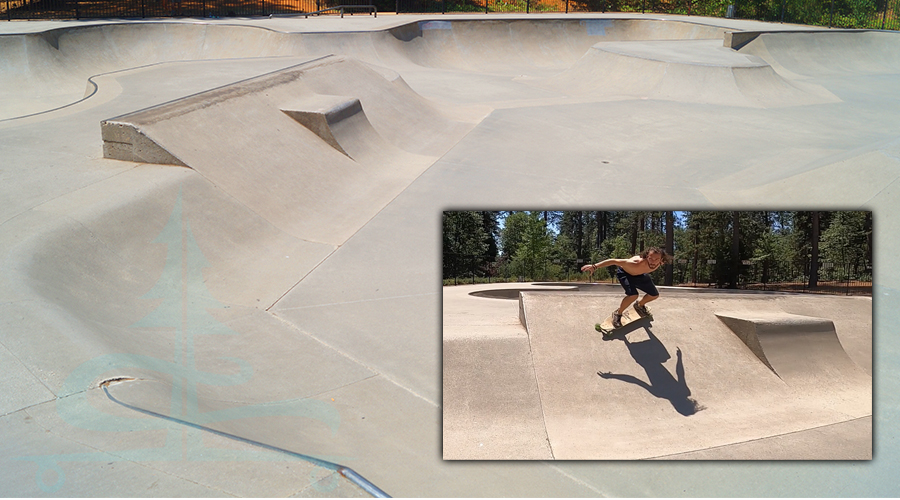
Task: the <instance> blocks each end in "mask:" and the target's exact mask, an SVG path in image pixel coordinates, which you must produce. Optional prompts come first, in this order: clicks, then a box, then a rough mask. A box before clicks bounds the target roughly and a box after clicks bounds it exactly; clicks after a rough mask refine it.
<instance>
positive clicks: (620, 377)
mask: <svg viewBox="0 0 900 500" xmlns="http://www.w3.org/2000/svg"><path fill="white" fill-rule="evenodd" d="M597 375H600V377H601V378H605V379H611V378H614V379H616V380H621V381H622V382H628V383H629V384H634V385H637V386H640V387H643V388H644V389H646V390H647V391H650V392H653V388H652V387H650V384H648V383H647V382H644V381H643V380H641V379H639V378H637V377H634V376H632V375H625V374H620V373H610V372H597Z"/></svg>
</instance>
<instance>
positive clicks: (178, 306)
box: [14, 192, 384, 495]
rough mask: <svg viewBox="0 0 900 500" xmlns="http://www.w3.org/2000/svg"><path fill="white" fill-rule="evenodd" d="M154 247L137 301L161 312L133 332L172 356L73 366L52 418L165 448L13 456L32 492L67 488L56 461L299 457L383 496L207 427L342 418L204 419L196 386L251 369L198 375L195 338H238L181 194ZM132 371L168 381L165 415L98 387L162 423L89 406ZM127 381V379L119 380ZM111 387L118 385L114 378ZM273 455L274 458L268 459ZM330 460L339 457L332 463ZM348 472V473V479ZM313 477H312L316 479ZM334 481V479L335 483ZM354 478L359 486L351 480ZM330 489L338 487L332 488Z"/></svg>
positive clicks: (283, 406)
mask: <svg viewBox="0 0 900 500" xmlns="http://www.w3.org/2000/svg"><path fill="white" fill-rule="evenodd" d="M154 243H157V244H163V245H166V246H167V248H168V251H167V254H166V259H165V266H164V268H163V271H162V273H161V276H160V278H159V279H158V280H157V282H156V283H155V284H154V286H153V287H152V289H151V290H150V291H149V292H147V293H146V294H145V295H144V296H143V297H142V298H144V299H153V300H157V301H159V302H158V306H157V307H156V308H155V309H154V310H153V311H152V312H150V313H149V314H147V315H146V316H144V317H143V318H142V319H140V320H139V321H137V322H135V323H133V324H131V325H130V328H156V329H159V328H164V329H166V330H168V331H170V332H172V333H173V336H174V338H173V341H174V342H173V344H174V352H173V353H172V356H171V357H167V359H162V358H155V357H151V356H146V355H140V354H130V353H116V354H107V355H102V356H98V357H96V358H93V359H90V360H88V361H86V362H84V363H82V364H81V365H79V366H78V367H76V368H75V369H74V370H73V371H72V372H71V373H70V374H69V375H68V377H66V380H65V381H64V382H63V385H62V388H61V390H60V394H62V395H63V396H62V397H60V398H59V399H58V400H57V402H56V411H57V415H58V416H59V417H60V418H61V419H62V420H63V421H64V422H66V423H67V424H69V425H71V426H73V427H76V428H79V429H85V430H90V431H103V432H134V431H159V430H162V431H165V432H167V435H166V445H165V446H164V447H162V448H159V447H155V448H147V449H126V450H116V451H110V452H96V453H74V454H55V455H33V456H22V457H15V458H14V460H25V461H31V462H34V463H35V464H36V465H37V466H38V471H37V477H36V482H37V486H38V487H39V488H40V489H41V490H43V491H45V492H49V493H53V492H56V491H59V490H60V489H61V488H62V486H63V484H64V483H65V481H66V475H65V473H64V471H63V469H62V468H61V467H60V466H59V463H61V462H88V463H90V462H113V461H130V462H153V461H182V460H188V461H261V462H268V461H289V460H292V459H297V458H300V459H302V460H305V461H307V462H309V463H312V464H314V465H316V466H317V467H321V468H325V469H326V470H330V471H335V472H338V473H340V474H341V475H343V476H344V477H346V478H348V479H350V480H352V481H354V482H358V484H359V485H360V486H361V487H362V488H363V489H365V490H366V491H368V492H370V493H371V494H378V495H383V494H384V492H382V491H381V490H379V489H377V488H374V486H372V487H370V486H369V485H368V484H366V483H367V481H365V480H364V478H363V479H362V480H359V479H358V478H359V477H361V476H359V475H358V474H356V473H355V472H353V471H352V470H351V469H349V468H347V467H345V466H342V465H338V464H335V463H334V462H332V461H329V460H324V459H321V458H312V457H307V456H306V455H302V454H298V453H294V452H290V451H287V450H282V449H280V448H275V447H272V446H268V445H264V444H262V443H255V442H251V441H249V440H246V439H243V438H240V437H238V436H232V435H225V434H224V433H220V432H218V431H214V430H213V429H210V428H208V427H206V426H207V425H209V424H213V423H216V422H223V421H229V420H237V419H247V418H258V417H272V416H292V417H300V418H307V419H313V420H317V421H319V422H322V423H324V424H325V425H326V426H327V427H328V429H329V430H330V431H331V433H332V434H334V433H336V432H337V430H338V427H339V426H340V420H341V418H340V414H339V413H338V411H337V410H336V409H335V408H334V407H333V406H332V405H330V404H328V403H325V402H323V401H318V400H314V399H300V400H285V401H277V402H270V403H264V404H256V405H246V406H241V407H237V408H229V409H224V410H215V411H208V412H201V411H200V408H199V394H198V392H197V387H198V385H199V384H204V385H209V386H218V387H224V386H238V385H242V384H245V383H247V382H249V381H250V379H251V378H252V377H253V368H252V367H251V366H250V364H249V363H248V362H247V361H245V360H243V359H239V358H219V359H220V360H222V361H227V362H229V363H231V364H234V365H236V366H237V367H238V368H239V372H238V373H236V374H217V373H210V372H203V371H200V370H198V369H197V362H196V361H197V360H196V355H197V352H196V350H195V344H194V338H195V336H196V335H211V334H212V335H239V334H238V333H237V332H235V331H233V330H231V329H230V328H229V327H228V326H226V325H224V324H222V323H220V322H219V321H217V320H216V319H215V318H214V317H213V316H212V315H211V314H210V313H209V309H226V308H227V306H225V305H223V304H222V303H220V302H219V301H217V300H216V299H215V298H214V297H213V296H212V294H211V293H210V291H209V290H208V289H207V288H206V285H205V283H204V280H203V273H202V269H203V268H206V267H209V266H210V264H209V262H208V261H207V260H206V259H205V258H204V256H203V254H202V252H201V250H200V247H199V245H198V244H197V242H196V240H195V239H194V235H193V232H192V231H191V227H190V224H189V223H188V221H187V219H186V216H185V214H184V211H183V209H182V195H181V193H180V192H179V194H178V198H177V200H176V202H175V205H174V207H173V209H172V213H171V215H170V217H169V220H168V222H167V223H166V226H165V227H164V228H163V230H162V231H161V232H160V234H159V235H158V237H157V238H156V239H155V240H154ZM130 370H140V371H152V372H156V373H159V374H162V375H167V376H170V377H171V380H172V396H171V402H170V408H169V411H168V413H169V415H163V414H161V413H154V412H150V411H149V410H142V409H139V408H137V407H132V406H129V405H125V404H124V403H121V402H120V401H117V400H115V399H114V398H112V396H111V395H110V394H109V393H108V391H107V389H106V386H107V385H108V383H109V382H110V379H107V382H105V383H104V384H101V387H102V388H103V390H104V392H106V393H107V396H108V397H109V398H110V400H112V401H114V402H116V403H118V404H122V405H123V406H126V407H128V408H131V409H133V410H135V411H140V412H142V413H145V414H151V415H153V416H156V417H159V418H155V419H147V418H128V417H123V416H119V415H112V414H108V413H105V412H103V411H100V410H98V409H97V408H95V407H94V406H93V405H91V404H90V402H89V401H88V394H89V392H90V391H89V390H88V389H89V388H91V387H96V385H95V384H96V381H97V379H98V378H99V377H102V376H104V374H108V373H110V372H118V373H120V374H121V373H123V372H127V371H130ZM118 378H119V379H126V378H129V377H118ZM113 380H115V379H113ZM204 430H205V431H208V432H213V433H217V434H219V435H222V436H224V437H228V438H231V439H236V440H242V441H244V442H247V443H249V444H253V445H254V446H256V447H258V448H261V449H259V450H241V451H236V450H219V449H210V448H205V447H204V446H203V441H202V432H201V431H204ZM273 452H274V453H273ZM330 458H331V459H334V458H336V457H330ZM48 471H53V472H55V473H56V481H55V482H54V483H53V484H48V483H47V482H46V481H45V480H44V477H43V475H44V473H45V472H48ZM348 471H349V472H348ZM314 473H315V470H314V471H313V472H311V474H314ZM333 478H335V476H333ZM354 478H356V479H354ZM333 483H334V484H333V485H332V486H331V488H330V489H333V488H334V487H336V486H337V484H336V483H335V482H334V481H333ZM314 487H315V488H316V489H318V490H322V491H326V490H323V488H326V487H327V486H325V485H322V484H321V481H314Z"/></svg>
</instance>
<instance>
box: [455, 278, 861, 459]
mask: <svg viewBox="0 0 900 500" xmlns="http://www.w3.org/2000/svg"><path fill="white" fill-rule="evenodd" d="M519 285H520V286H518V287H515V288H513V289H514V290H518V291H519V295H520V299H519V300H516V299H510V298H505V299H504V298H497V297H499V296H500V295H499V294H498V292H499V293H502V294H505V292H506V290H509V289H510V288H509V286H510V285H509V284H506V285H499V284H495V285H480V286H479V285H476V286H471V285H466V286H458V287H448V288H446V289H445V290H444V302H443V315H444V435H443V437H444V457H445V458H448V459H480V460H491V459H494V460H497V459H501V460H502V459H535V460H541V459H543V460H549V459H555V460H589V459H593V460H598V459H599V460H635V459H662V460H868V459H870V458H871V445H872V429H871V423H872V422H871V416H872V398H871V384H872V379H871V356H870V355H871V352H872V350H871V324H870V320H871V299H869V298H868V297H832V296H824V297H823V296H813V297H810V296H804V295H801V294H783V293H753V292H744V293H725V292H716V291H712V292H710V291H709V290H706V289H687V290H686V289H681V288H667V289H664V290H662V291H661V292H660V299H659V300H656V301H654V303H653V306H652V311H653V319H652V320H650V319H647V318H644V319H641V320H638V321H635V322H633V323H631V324H629V325H627V326H625V327H624V328H622V330H621V331H620V333H618V334H616V335H614V336H611V337H603V336H602V335H600V334H599V333H598V332H596V331H595V330H594V324H595V323H598V322H600V321H601V320H602V318H603V317H604V316H605V315H607V314H608V313H609V311H607V309H611V308H614V307H617V306H618V302H619V300H620V298H621V290H620V287H618V285H609V284H597V285H594V286H586V285H581V286H563V285H560V286H553V287H546V286H544V285H541V284H533V285H531V284H519ZM521 285H525V286H521ZM473 294H474V295H473ZM505 295H507V297H508V294H505ZM823 316H825V317H834V318H835V320H834V321H833V322H831V321H827V320H826V321H822V317H823ZM735 323H737V324H735ZM741 323H745V324H746V325H752V326H753V327H754V328H753V329H752V331H749V332H746V333H749V335H744V336H742V334H743V333H745V332H742V331H741V326H743V325H742V324H741ZM476 325H477V327H474V328H473V326H476ZM766 330H768V331H766ZM748 337H749V338H748ZM484 379H488V380H490V381H491V382H490V383H489V384H484V383H478V380H484ZM498 415H499V416H498Z"/></svg>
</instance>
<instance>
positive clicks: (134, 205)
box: [0, 14, 900, 497]
mask: <svg viewBox="0 0 900 500" xmlns="http://www.w3.org/2000/svg"><path fill="white" fill-rule="evenodd" d="M898 54H900V34H898V33H894V32H883V31H845V30H824V29H820V28H812V27H805V26H789V25H781V24H769V23H759V22H753V21H743V20H734V19H716V18H702V17H686V16H658V15H639V14H569V15H564V14H532V15H487V16H486V15H483V14H481V15H475V14H471V15H435V16H406V15H399V16H392V15H379V16H378V17H377V18H374V17H373V16H365V15H364V16H346V17H345V18H343V19H341V18H338V17H337V16H322V17H313V18H309V19H305V18H303V17H282V18H271V19H268V18H266V19H240V18H233V19H228V20H200V19H183V20H144V21H141V20H122V21H108V20H88V21H34V22H0V96H2V97H0V102H2V103H3V104H2V105H0V147H2V151H3V157H2V161H0V163H2V168H0V179H2V182H0V189H2V196H0V200H2V201H0V364H2V366H3V370H2V373H0V388H2V391H0V394H2V396H0V451H2V453H0V455H2V458H0V471H2V472H0V484H2V485H3V486H0V493H3V494H5V495H7V496H16V497H31V496H47V495H51V496H117V497H133V496H165V497H183V496H197V497H201V496H229V495H233V496H251V497H269V496H358V495H366V494H369V493H371V490H365V489H363V487H362V486H360V483H358V482H353V481H351V480H350V479H348V478H350V477H355V475H354V474H352V473H350V472H347V469H344V468H340V467H337V466H336V465H333V464H338V465H343V466H346V467H349V468H351V469H352V470H353V471H356V473H358V474H359V475H361V476H363V477H364V478H365V479H366V480H368V481H370V482H371V483H372V484H374V485H376V486H377V487H378V488H381V489H382V490H383V491H384V492H387V493H389V494H391V495H395V496H409V497H415V496H425V495H428V496H431V495H434V496H443V497H454V496H465V497H490V496H503V497H524V496H565V497H576V496H619V497H632V496H683V495H691V496H715V497H718V496H730V495H735V494H740V495H753V496H775V495H778V496H784V495H790V496H896V494H897V489H896V481H894V479H893V472H892V471H893V470H895V469H896V466H897V465H898V464H900V455H898V452H897V451H896V450H895V449H894V448H896V447H891V446H889V443H890V442H892V440H894V439H895V438H896V431H895V430H894V429H893V427H892V426H891V425H887V424H883V425H878V426H874V427H875V430H876V431H877V432H876V433H875V436H874V438H873V437H872V432H873V422H874V421H875V420H876V419H877V420H878V421H879V422H891V421H892V420H893V419H894V418H897V417H900V416H898V415H897V414H896V413H897V412H896V409H897V408H900V404H898V403H900V401H898V396H897V394H900V387H898V386H897V384H898V381H897V380H898V379H897V377H893V376H885V375H890V374H891V370H892V368H891V367H892V366H893V365H894V364H895V363H897V362H898V359H897V353H898V352H900V349H898V347H900V341H898V340H897V339H896V338H895V336H892V335H889V334H886V333H888V332H889V329H890V325H893V324H896V323H897V321H898V319H900V318H898V312H897V311H900V307H898V305H900V304H898V302H897V297H900V294H898V292H897V288H898V282H900V273H898V272H897V263H896V262H895V261H892V260H890V259H880V260H879V265H878V266H877V268H876V269H875V283H876V286H875V287H874V294H875V300H874V305H873V301H872V300H868V301H867V299H858V298H838V297H802V298H795V297H794V296H782V295H772V294H769V295H760V296H755V297H753V298H746V296H744V295H740V294H722V295H721V296H719V295H709V294H696V293H694V294H683V295H678V296H677V297H676V296H675V295H676V294H673V296H672V297H669V299H667V300H666V301H663V300H660V301H659V302H658V305H655V306H654V311H655V314H656V318H655V319H654V320H653V322H652V324H643V326H641V325H638V326H637V327H636V328H635V329H634V330H633V331H631V332H629V333H627V334H626V336H625V338H620V339H613V340H608V341H603V340H602V339H599V338H598V337H597V336H596V332H594V331H593V323H594V322H596V321H597V320H598V314H597V313H596V312H595V311H596V310H597V308H598V307H601V306H600V305H601V304H602V306H603V307H604V308H607V307H608V304H607V302H608V301H616V300H617V299H616V298H613V296H615V297H618V293H619V292H618V290H617V287H616V286H601V285H592V288H589V289H588V288H587V287H584V288H585V289H584V290H581V291H579V292H577V293H575V292H553V291H547V290H548V288H550V289H552V288H555V287H560V286H561V287H563V288H570V287H571V285H561V284H553V285H555V286H549V287H548V286H547V285H541V284H536V285H530V284H528V285H526V284H517V285H514V286H511V285H509V284H503V285H484V286H482V285H478V286H475V287H469V286H460V287H448V288H444V289H443V290H441V289H439V286H438V283H439V280H438V276H439V274H440V267H441V263H440V261H441V251H440V245H439V243H438V240H439V238H440V236H439V233H440V228H439V224H440V222H439V221H440V213H441V212H442V211H444V210H454V209H472V210H483V209H492V210H497V209H510V208H516V209H520V208H522V209H531V208H548V209H549V208H552V209H577V210H594V209H601V208H602V209H610V210H612V209H615V210H630V209H640V210H701V209H709V210H754V209H773V210H774V209H788V208H789V209H792V210H806V209H815V210H832V209H854V210H857V209H862V210H872V211H874V212H875V215H874V220H875V221H876V222H875V227H876V233H875V236H874V242H875V247H876V249H875V252H876V253H877V254H878V255H890V249H892V248H894V247H895V246H896V243H897V241H896V236H895V235H897V234H900V231H898V227H900V224H898V222H900V219H898V217H896V215H895V207H896V206H897V203H898V197H900V191H898V189H897V178H898V177H900V119H898V117H900V113H898V109H900V95H898V93H897V92H896V89H897V88H898V87H900V56H898ZM504 288H534V289H535V290H544V291H543V292H541V293H537V292H531V291H527V292H524V295H522V296H524V299H522V300H521V307H522V309H521V311H523V313H522V314H523V316H524V319H525V323H524V325H525V326H523V323H522V320H520V304H519V302H520V301H519V300H489V299H486V298H484V297H473V296H470V295H469V292H473V291H488V290H494V289H497V290H502V289H504ZM604 289H609V290H610V292H609V293H611V294H613V295H609V294H608V293H607V292H605V291H604ZM519 292H520V291H519ZM490 293H492V294H501V295H502V294H507V293H508V292H502V291H500V292H490ZM666 293H668V291H666ZM520 295H521V293H520ZM516 298H518V296H517V297H516ZM861 304H862V305H861ZM866 307H868V311H869V313H868V316H867V315H866V314H865V313H864V312H861V311H862V310H864V309H866ZM757 312H758V313H760V314H762V313H766V314H776V313H777V315H778V317H779V318H781V319H777V318H776V320H774V321H775V323H774V324H776V325H782V323H784V322H782V323H779V321H782V319H784V318H785V317H787V316H783V315H793V316H802V317H805V318H820V319H826V320H829V321H831V322H832V323H833V326H834V334H833V335H834V336H833V337H832V336H831V331H830V330H828V329H827V328H825V327H824V326H823V325H825V323H821V322H815V321H813V323H814V324H815V325H818V326H816V327H815V328H816V329H815V331H813V332H812V333H811V334H810V337H809V338H810V339H812V340H810V341H813V340H814V341H815V345H816V346H818V347H817V348H816V349H817V352H822V353H830V354H834V353H836V352H838V351H836V350H835V348H836V346H837V344H836V343H835V341H837V342H838V343H839V344H840V347H841V349H842V350H843V353H844V354H843V355H844V356H846V359H845V358H844V357H841V358H840V359H841V364H840V366H839V367H837V365H836V364H834V363H832V364H831V366H835V367H837V368H836V369H835V372H834V376H833V377H832V380H830V381H824V380H822V378H821V377H819V378H816V377H809V376H808V374H809V373H808V371H806V372H804V371H803V370H800V371H799V372H797V371H790V370H786V369H785V368H784V362H785V360H790V359H792V358H791V356H787V355H785V356H778V355H776V354H775V353H776V352H783V353H788V354H792V353H795V352H796V350H795V349H796V343H795V342H794V343H791V342H789V343H788V344H791V345H792V346H793V347H791V345H789V346H788V347H790V349H787V350H783V349H781V346H783V344H781V343H779V338H778V335H775V336H772V335H770V334H771V333H772V332H771V331H769V330H766V328H761V327H760V326H759V325H758V324H757V323H754V321H755V320H754V318H756V316H753V315H752V314H751V313H754V314H755V313H757ZM873 312H874V321H873V318H872V316H873ZM716 313H728V314H731V316H728V317H729V318H732V319H733V320H734V321H736V322H740V323H741V324H742V325H744V326H739V327H736V328H737V329H739V330H741V331H742V332H743V333H744V338H746V339H749V344H748V343H745V341H744V340H742V338H741V337H739V336H738V335H736V334H735V333H734V331H733V330H732V329H731V328H729V326H728V325H726V322H725V321H723V320H720V319H718V318H717V317H716V316H715V315H716ZM793 316H791V317H793ZM760 317H762V316H760ZM767 317H769V316H767ZM756 319H759V318H756ZM795 319H796V318H795ZM729 321H730V320H729ZM804 321H806V320H804ZM866 321H869V322H870V323H871V324H873V325H874V327H875V328H876V329H877V333H880V335H877V334H876V335H873V332H872V330H871V328H869V329H867V328H866V327H865V325H866V324H868V323H866ZM813 323H811V324H813ZM785 324H786V323H785ZM526 326H527V329H526ZM820 327H821V328H820ZM779 328H780V326H779ZM754 339H755V340H754ZM873 339H874V345H873ZM626 340H627V342H626ZM794 340H796V339H794ZM754 342H757V343H758V349H757V350H759V351H760V352H761V353H762V354H763V355H764V357H765V360H766V362H768V365H767V364H766V362H764V361H763V360H762V358H761V357H759V356H758V355H757V353H756V352H755V351H754V350H753V349H752V348H751V347H750V344H752V345H753V348H757V344H756V343H754ZM800 345H802V342H801V344H800ZM873 351H874V356H873ZM794 359H796V358H794ZM833 359H837V358H833ZM788 366H789V367H793V365H792V364H791V363H790V362H789V363H788ZM804 366H818V367H819V368H820V369H822V370H825V369H826V368H827V369H830V368H828V367H827V366H823V365H822V364H818V365H817V364H815V363H811V364H809V365H804ZM849 367H856V368H855V369H854V371H853V374H852V376H851V375H848V374H849V373H850V372H849V370H850V368H849ZM828 373H832V372H828ZM872 378H876V379H878V383H876V384H874V389H875V390H874V397H875V399H876V403H875V405H874V408H876V409H877V410H878V413H877V414H875V413H873V412H872V409H871V408H872V396H871V394H868V393H867V392H866V391H867V390H868V391H869V393H871V391H872V383H871V380H872ZM111 381H115V383H112V382H111ZM867 388H868V389H867ZM867 394H868V395H867ZM211 431H215V432H211ZM873 440H874V446H873ZM867 444H868V447H867V446H866V445H867ZM266 446H268V448H267V447H266ZM271 447H277V448H278V450H275V449H272V448H271ZM871 457H874V458H875V459H874V460H867V459H868V458H871ZM470 458H477V459H502V460H499V461H477V462H467V463H448V462H447V461H446V460H445V459H470ZM569 458H575V459H578V458H589V459H601V458H604V459H605V458H614V459H616V460H613V461H603V462H597V461H587V462H564V461H557V462H554V463H552V464H548V463H547V462H546V460H549V459H569ZM630 458H670V459H695V460H708V459H729V460H746V459H752V458H759V459H794V458H802V459H812V458H820V459H839V461H833V462H828V463H822V462H819V463H812V462H803V463H791V464H788V465H786V466H785V465H782V464H781V463H775V462H772V463H768V464H756V463H746V462H732V463H729V464H727V465H725V466H720V465H718V464H712V463H705V462H704V463H699V462H696V461H695V462H694V463H692V464H690V465H685V466H677V467H673V466H671V465H667V466H665V467H662V466H661V464H658V463H654V462H651V461H642V462H622V461H618V460H619V459H630ZM531 459H535V460H531ZM851 459H852V460H856V459H861V460H867V461H864V462H859V463H847V462H846V461H845V460H851ZM329 464H332V465H329ZM760 472H764V474H762V475H761V474H760ZM711 476H715V477H716V478H717V480H716V481H709V480H708V478H709V477H711ZM648 477H651V478H653V480H652V481H648V480H647V478H648ZM760 477H763V478H764V480H760ZM862 477H864V479H865V480H861V478H862Z"/></svg>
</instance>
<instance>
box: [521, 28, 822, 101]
mask: <svg viewBox="0 0 900 500" xmlns="http://www.w3.org/2000/svg"><path fill="white" fill-rule="evenodd" d="M534 85H536V86H538V87H542V88H547V89H551V90H555V91H558V92H563V93H567V94H573V95H589V96H596V97H598V98H604V97H613V96H626V97H637V98H643V99H648V98H649V99H663V100H671V101H679V102H693V103H705V104H717V105H725V106H741V107H762V108H772V107H784V106H797V105H806V104H820V103H829V102H839V101H840V99H838V98H837V97H836V96H834V95H833V94H831V93H830V92H828V91H827V90H825V89H824V88H822V87H820V86H817V85H812V84H808V83H802V82H801V83H797V82H792V81H789V80H787V79H785V78H784V77H782V76H781V75H779V74H778V73H777V72H776V71H775V70H774V69H773V68H772V67H771V66H770V65H769V64H768V63H766V62H765V61H764V60H763V59H761V58H760V57H757V56H754V55H747V54H742V53H738V52H736V51H734V50H732V49H730V48H726V47H723V46H722V41H721V40H676V41H640V42H637V41H631V42H604V43H598V44H596V45H594V46H593V47H591V49H590V50H589V51H588V52H587V53H586V54H585V55H584V57H582V58H581V59H580V60H579V61H578V62H577V63H575V64H574V65H573V66H572V67H571V68H569V69H567V70H566V71H563V72H562V73H560V74H558V75H555V76H553V77H550V78H548V79H546V80H539V81H536V82H534Z"/></svg>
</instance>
